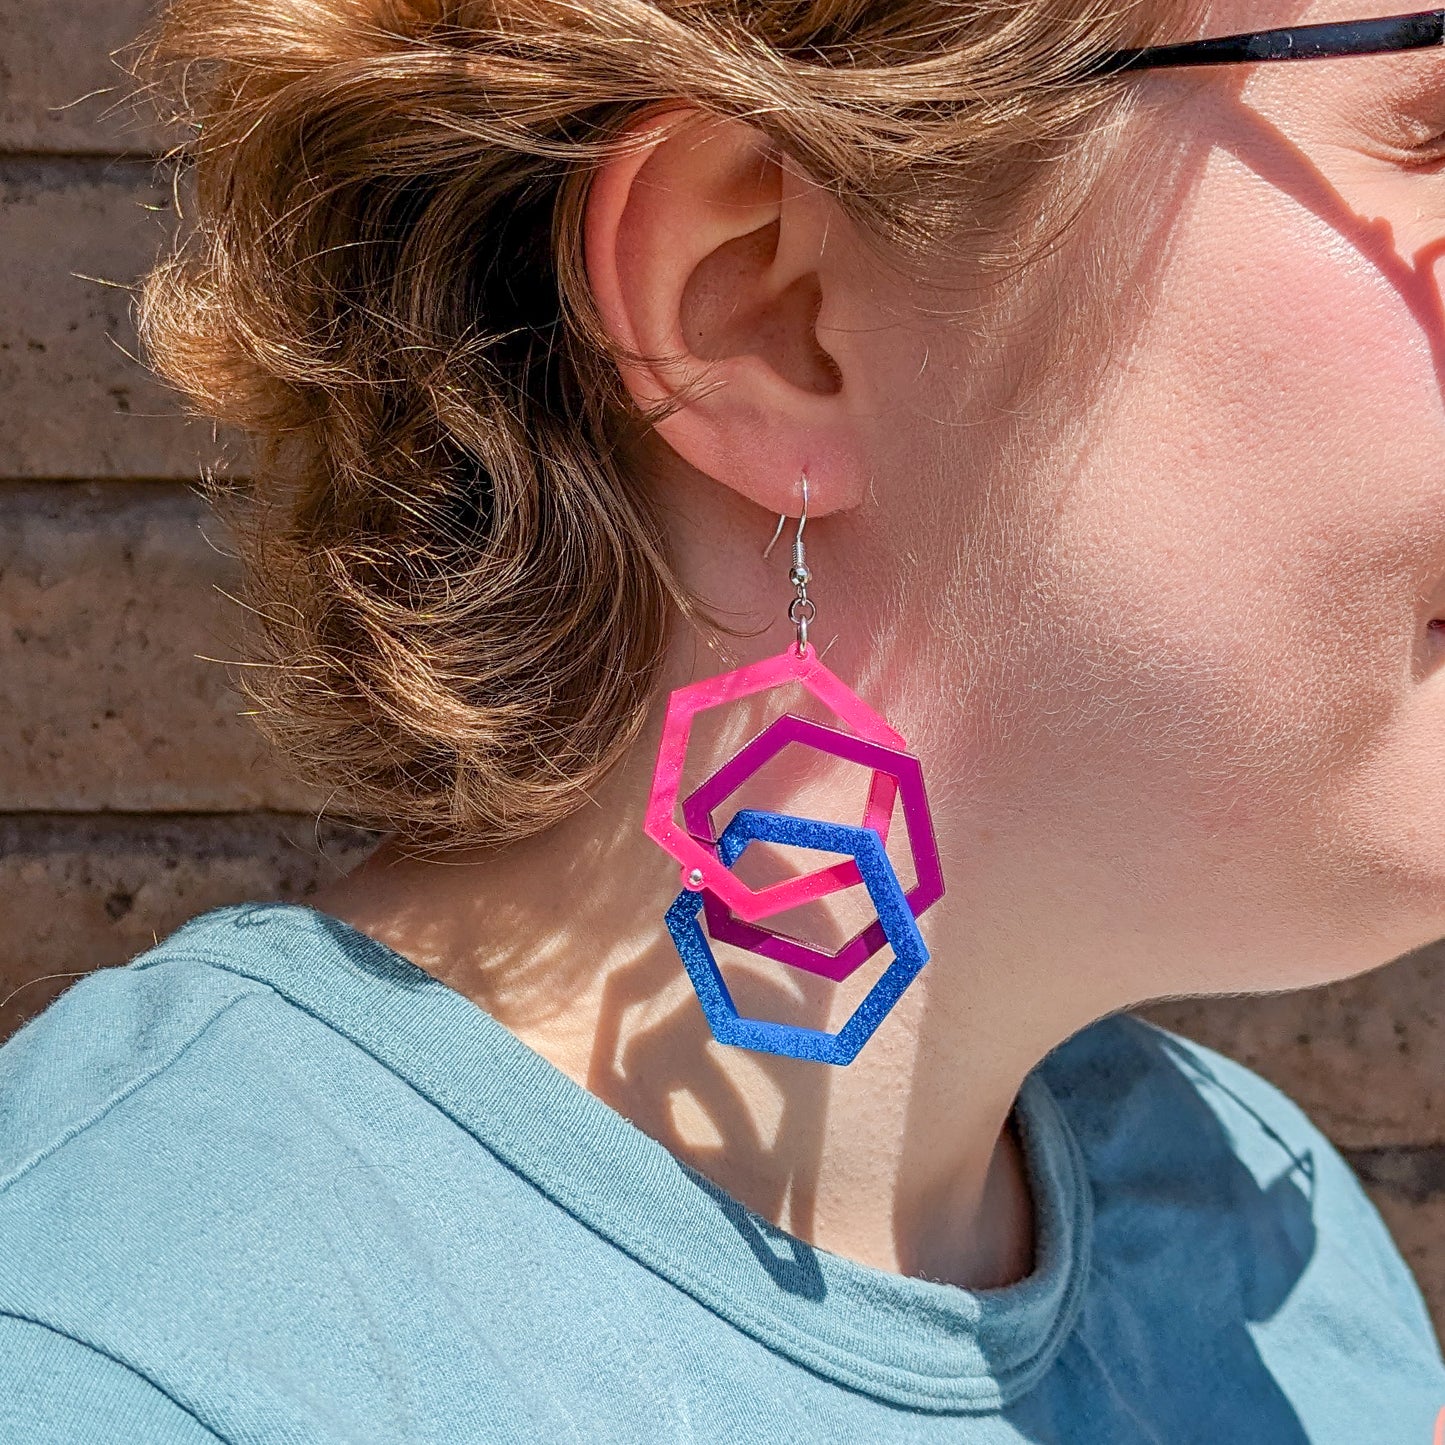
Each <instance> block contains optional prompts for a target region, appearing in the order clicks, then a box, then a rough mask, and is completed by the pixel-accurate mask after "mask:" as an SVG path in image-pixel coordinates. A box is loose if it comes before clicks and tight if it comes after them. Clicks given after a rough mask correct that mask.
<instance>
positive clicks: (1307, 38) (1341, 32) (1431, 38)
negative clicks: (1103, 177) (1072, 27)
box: [1086, 10, 1445, 77]
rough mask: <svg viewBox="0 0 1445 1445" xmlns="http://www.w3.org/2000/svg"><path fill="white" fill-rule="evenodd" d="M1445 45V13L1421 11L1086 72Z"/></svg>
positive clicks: (1118, 61)
mask: <svg viewBox="0 0 1445 1445" xmlns="http://www.w3.org/2000/svg"><path fill="white" fill-rule="evenodd" d="M1432 45H1445V10H1417V11H1415V12H1413V13H1412V14H1409V15H1383V16H1380V17H1379V18H1377V19H1372V20H1335V21H1331V22H1329V23H1328V24H1324V25H1287V26H1285V27H1283V28H1282V29H1276V30H1250V31H1245V32H1243V33H1241V34H1238V35H1220V36H1216V37H1214V38H1213V39H1209V40H1185V41H1182V42H1180V43H1178V44H1174V45H1146V46H1142V47H1137V48H1133V49H1127V50H1113V51H1109V52H1107V53H1106V54H1104V55H1101V56H1100V57H1099V58H1098V59H1097V60H1096V61H1094V62H1091V63H1090V64H1089V66H1088V68H1087V71H1086V74H1087V75H1089V76H1091V77H1092V76H1097V75H1117V74H1119V73H1120V72H1122V71H1133V70H1156V69H1160V68H1162V67H1164V66H1174V65H1238V64H1241V63H1244V62H1248V61H1256V60H1328V59H1331V58H1334V57H1337V56H1346V55H1383V54H1388V53H1390V52H1393V51H1397V50H1424V49H1426V48H1427V47H1429V46H1432Z"/></svg>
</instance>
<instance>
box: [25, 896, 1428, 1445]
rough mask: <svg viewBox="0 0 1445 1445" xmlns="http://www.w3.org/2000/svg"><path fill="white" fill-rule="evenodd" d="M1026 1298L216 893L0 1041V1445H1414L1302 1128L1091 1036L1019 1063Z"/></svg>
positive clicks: (303, 927) (1349, 1234) (1319, 1165)
mask: <svg viewBox="0 0 1445 1445" xmlns="http://www.w3.org/2000/svg"><path fill="white" fill-rule="evenodd" d="M1017 1114H1018V1119H1019V1125H1020V1132H1021V1137H1022V1140H1023V1146H1024V1154H1025V1159H1026V1163H1027V1167H1028V1170H1029V1176H1030V1181H1031V1184H1032V1189H1033V1194H1034V1198H1035V1207H1036V1211H1037V1241H1038V1246H1037V1260H1036V1267H1035V1271H1034V1273H1032V1274H1031V1275H1030V1276H1029V1277H1028V1278H1027V1279H1025V1280H1022V1281H1020V1282H1019V1283H1017V1284H1014V1285H1010V1286H1008V1287H1006V1288H1003V1289H997V1290H986V1291H980V1292H969V1291H965V1290H961V1289H956V1288H952V1287H950V1286H945V1285H940V1284H935V1283H931V1282H928V1281H924V1280H917V1279H906V1278H903V1277H900V1276H897V1275H892V1274H888V1273H885V1272H883V1271H880V1270H873V1269H868V1268H865V1267H863V1266H860V1265H857V1264H854V1263H851V1262H850V1261H848V1260H845V1259H842V1258H840V1257H838V1256H836V1255H831V1254H828V1253H826V1252H824V1251H821V1250H816V1249H812V1248H809V1247H808V1246H807V1245H805V1244H803V1243H801V1242H800V1241H799V1240H797V1239H795V1238H793V1237H791V1236H789V1235H787V1234H784V1233H782V1232H780V1231H779V1230H777V1229H775V1228H772V1227H771V1226H770V1225H768V1224H767V1223H766V1222H765V1221H764V1220H762V1219H761V1218H760V1217H758V1216H756V1215H754V1214H751V1213H750V1212H749V1211H747V1210H746V1209H744V1208H743V1207H742V1206H740V1205H739V1204H738V1203H736V1202H735V1201H734V1200H732V1199H731V1198H729V1197H728V1196H727V1195H725V1194H723V1193H721V1192H720V1191H719V1190H717V1189H716V1188H714V1187H713V1186H711V1185H710V1184H708V1183H707V1181H706V1180H704V1179H703V1178H701V1177H700V1176H699V1175H697V1174H696V1173H694V1172H692V1171H691V1170H689V1169H687V1168H686V1167H684V1166H683V1165H682V1164H680V1163H679V1162H678V1161H677V1160H676V1159H675V1158H674V1157H673V1156H672V1155H671V1154H669V1153H668V1152H667V1151H666V1150H665V1149H664V1148H662V1147H661V1146H660V1145H659V1144H657V1143H655V1142H654V1141H653V1140H651V1139H650V1138H648V1137H647V1136H646V1135H644V1134H643V1133H642V1132H640V1131H639V1130H638V1129H636V1128H634V1127H633V1126H632V1125H631V1124H629V1123H628V1122H627V1121H626V1120H625V1119H623V1118H622V1117H621V1116H620V1115H618V1114H616V1113H615V1112H613V1111H612V1110H611V1109H610V1108H608V1107H607V1106H606V1105H605V1104H603V1103H601V1102H600V1101H599V1100H598V1099H596V1098H594V1097H593V1096H592V1095H591V1094H589V1093H587V1092H586V1091H585V1090H584V1089H582V1088H580V1087H578V1086H577V1085H576V1084H574V1083H573V1082H572V1081H571V1080H569V1079H568V1078H567V1077H565V1076H564V1075H563V1074H561V1073H560V1072H558V1071H557V1070H556V1069H554V1068H553V1067H552V1066H551V1065H550V1064H548V1063H547V1062H546V1061H545V1060H544V1059H542V1058H541V1057H540V1056H539V1055H537V1054H536V1053H534V1052H533V1051H532V1050H530V1049H528V1048H527V1047H526V1046H525V1045H523V1044H522V1043H521V1042H520V1041H519V1040H518V1039H516V1038H515V1037H514V1036H513V1035H512V1034H510V1033H509V1032H508V1031H507V1030H506V1029H504V1028H502V1027H501V1026H500V1025H499V1024H498V1023H497V1022H496V1021H495V1020H493V1019H492V1018H490V1017H489V1016H488V1015H487V1014H486V1013H484V1012H483V1011H482V1010H481V1009H479V1008H477V1007H476V1005H474V1004H473V1003H471V1002H470V1001H469V1000H468V999H466V998H464V997H463V996H462V995H461V994H459V993H457V992H455V991H454V990H452V989H450V988H448V987H447V986H446V985H445V984H443V983H441V982H439V981H438V980H436V979H434V978H432V977H431V976H430V975H428V974H426V973H425V972H423V971H422V970H420V969H418V968H417V967H415V966H414V965H413V964H411V963H408V962H407V961H406V960H404V959H402V958H400V957H398V956H397V955H396V954H394V953H392V952H391V951H389V950H388V949H386V948H383V947H382V946H380V945H379V944H377V943H375V942H373V941H371V940H370V939H367V938H365V937H363V936H362V935H361V934H358V933H356V932H355V931H353V930H352V929H350V928H348V927H347V926H346V925H344V924H342V923H340V922H338V921H336V920H335V919H331V918H328V917H326V916H324V915H323V914H320V913H316V912H314V911H312V910H309V909H305V908H299V907H291V906H280V905H276V906H272V905H265V906H253V907H239V908H229V909H221V910H219V911H217V912H214V913H210V914H207V915H205V916H204V917H202V918H199V919H197V920H195V921H194V922H192V923H190V924H188V925H187V926H186V927H184V928H182V929H181V930H180V931H179V932H178V933H177V934H175V935H174V936H172V937H171V938H170V939H168V940H167V941H166V942H164V943H162V944H161V945H160V946H158V947H157V948H155V949H153V950H152V951H150V952H149V953H146V954H144V955H143V956H142V957H140V958H139V959H136V960H135V961H134V962H132V963H130V964H128V965H126V966H125V967H122V968H108V969H103V970H101V971H99V972H97V973H94V974H91V975H89V976H88V977H86V978H84V979H83V980H81V981H80V982H79V983H77V984H75V985H74V986H73V987H72V988H71V989H69V991H68V992H66V993H65V994H64V995H63V996H62V997H61V998H60V999H58V1000H57V1001H56V1002H55V1003H54V1004H52V1005H51V1006H50V1008H48V1009H47V1010H46V1011H45V1012H44V1013H43V1014H41V1015H40V1016H39V1017H38V1018H36V1019H34V1020H32V1021H31V1022H30V1023H29V1024H27V1025H26V1026H25V1027H24V1028H23V1029H21V1030H20V1032H19V1033H18V1034H17V1035H15V1037H14V1038H13V1039H11V1040H10V1042H9V1043H8V1044H6V1045H5V1047H4V1048H3V1049H0V1442H3V1445H62V1442H63V1445H131V1442H135V1445H198V1442H201V1441H206V1442H215V1441H226V1442H230V1445H481V1442H485V1445H490V1442H516V1441H528V1442H534V1441H543V1442H548V1445H553V1442H577V1445H606V1442H614V1441H616V1442H627V1445H651V1442H667V1445H674V1442H707V1445H724V1442H727V1445H732V1442H739V1445H740V1442H761V1441H768V1442H779V1441H829V1442H866V1445H888V1442H895V1441H917V1442H939V1441H962V1442H969V1445H1018V1442H1023V1441H1031V1442H1053V1441H1059V1442H1069V1445H1134V1442H1145V1441H1148V1442H1158V1445H1191V1442H1200V1445H1205V1442H1208V1445H1253V1442H1260V1445H1266V1442H1267V1445H1296V1442H1304V1441H1310V1442H1331V1445H1372V1442H1380V1445H1386V1442H1388V1445H1432V1442H1433V1440H1434V1428H1435V1422H1436V1418H1437V1415H1438V1414H1439V1412H1440V1410H1441V1407H1442V1406H1445V1367H1442V1363H1441V1358H1440V1352H1439V1348H1438V1345H1437V1343H1436V1340H1435V1337H1434V1334H1433V1332H1432V1330H1431V1326H1430V1323H1429V1320H1428V1318H1427V1315H1426V1312H1425V1308H1424V1305H1423V1302H1422V1300H1421V1297H1420V1293H1419V1291H1418V1289H1417V1288H1416V1286H1415V1283H1414V1281H1413V1280H1412V1279H1411V1277H1410V1274H1409V1272H1408V1270H1407V1269H1406V1267H1405V1265H1404V1264H1403V1262H1402V1261H1401V1259H1400V1257H1399V1254H1398V1252H1397V1251H1396V1249H1395V1247H1394V1245H1393V1244H1392V1242H1391V1240H1390V1238H1389V1235H1388V1234H1387V1233H1386V1231H1385V1229H1384V1227H1383V1225H1382V1224H1381V1221H1380V1219H1379V1216H1378V1215H1377V1214H1376V1212H1375V1210H1374V1209H1373V1207H1372V1206H1371V1205H1370V1204H1369V1202H1368V1201H1367V1200H1366V1198H1365V1196H1364V1194H1363V1193H1362V1191H1361V1189H1360V1187H1359V1185H1358V1184H1357V1183H1356V1181H1355V1179H1354V1177H1353V1175H1352V1174H1351V1172H1350V1170H1349V1169H1348V1167H1347V1166H1346V1165H1345V1164H1344V1163H1343V1161H1342V1160H1341V1159H1340V1158H1339V1156H1338V1155H1337V1154H1336V1153H1335V1151H1334V1150H1333V1149H1332V1148H1331V1147H1330V1145H1329V1144H1328V1143H1327V1142H1326V1140H1325V1139H1324V1137H1323V1136H1322V1135H1321V1134H1320V1133H1319V1132H1318V1131H1317V1130H1316V1129H1315V1128H1314V1127H1313V1126H1312V1125H1311V1124H1310V1123H1309V1121H1308V1120H1307V1119H1306V1118H1305V1117H1304V1116H1303V1115H1302V1114H1301V1112H1300V1111H1299V1110H1298V1109H1297V1108H1296V1107H1295V1106H1294V1105H1292V1104H1291V1103H1290V1102H1289V1101H1288V1100H1287V1099H1285V1098H1284V1097H1283V1096H1282V1095H1280V1094H1279V1093H1278V1092H1277V1091H1276V1090H1274V1089H1273V1088H1271V1087H1270V1086H1269V1085H1267V1084H1265V1083H1264V1082H1263V1081H1262V1080H1261V1079H1259V1078H1258V1077H1256V1076H1255V1075H1253V1074H1251V1073H1250V1072H1248V1071H1247V1070H1246V1069H1243V1068H1241V1067H1240V1066H1239V1065H1237V1064H1234V1063H1231V1062H1229V1061H1228V1060H1226V1059H1224V1058H1222V1057H1220V1056H1219V1055H1217V1054H1214V1053H1211V1052H1210V1051H1209V1050H1207V1049H1204V1048H1201V1047H1199V1046H1197V1045H1195V1044H1191V1043H1187V1042H1185V1041H1184V1040H1182V1039H1180V1038H1178V1037H1176V1036H1174V1035H1172V1034H1170V1033H1167V1032H1164V1031H1162V1030H1160V1029H1156V1028H1154V1027H1152V1026H1150V1025H1147V1024H1144V1023H1141V1022H1138V1021H1136V1020H1133V1019H1130V1018H1127V1017H1123V1016H1119V1017H1113V1018H1109V1019H1105V1020H1103V1021H1101V1022H1100V1023H1097V1024H1095V1025H1093V1026H1092V1027H1090V1028H1088V1029H1085V1030H1083V1031H1082V1032H1081V1033H1079V1034H1077V1035H1075V1036H1074V1038H1072V1039H1071V1040H1069V1041H1068V1042H1067V1043H1066V1044H1064V1045H1062V1046H1060V1047H1059V1048H1058V1049H1056V1050H1055V1051H1054V1052H1053V1053H1052V1054H1050V1055H1049V1057H1048V1058H1047V1059H1046V1060H1044V1061H1043V1062H1042V1063H1041V1064H1040V1065H1039V1066H1038V1068H1037V1069H1035V1070H1034V1071H1033V1073H1032V1074H1030V1075H1029V1077H1028V1079H1027V1080H1026V1082H1025V1084H1024V1087H1023V1089H1022V1091H1021V1093H1020V1095H1019V1099H1018V1106H1017Z"/></svg>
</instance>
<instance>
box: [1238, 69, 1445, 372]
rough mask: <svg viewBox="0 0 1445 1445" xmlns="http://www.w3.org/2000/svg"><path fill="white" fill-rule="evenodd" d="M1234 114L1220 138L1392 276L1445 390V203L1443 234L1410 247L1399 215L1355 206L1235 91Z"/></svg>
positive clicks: (1268, 181)
mask: <svg viewBox="0 0 1445 1445" xmlns="http://www.w3.org/2000/svg"><path fill="white" fill-rule="evenodd" d="M1228 119H1229V124H1228V126H1227V127H1224V128H1223V129H1224V130H1225V134H1223V135H1221V136H1220V137H1218V138H1216V141H1215V143H1216V144H1218V145H1219V146H1220V147H1221V148H1222V149H1224V150H1225V151H1227V152H1228V153H1229V154H1230V155H1232V156H1233V157H1234V158H1235V159H1236V160H1238V161H1239V162H1240V163H1241V164H1242V165H1245V166H1247V167H1248V168H1249V169H1250V170H1251V171H1253V172H1254V173H1255V175H1257V176H1258V177H1259V178H1260V179H1261V180H1262V181H1264V182H1265V183H1266V184H1268V185H1271V186H1273V187H1275V188H1276V189H1277V190H1279V191H1281V192H1283V193H1284V194H1285V195H1287V196H1289V197H1290V198H1291V199H1292V200H1293V201H1294V202H1295V203H1296V204H1297V205H1299V206H1301V207H1303V208H1304V209H1305V210H1307V211H1308V212H1310V214H1312V215H1313V216H1315V217H1317V218H1318V219H1319V220H1320V221H1322V222H1324V224H1325V225H1327V226H1328V227H1329V228H1330V229H1331V230H1332V231H1334V232H1335V233H1336V234H1337V235H1339V236H1340V237H1341V238H1342V239H1344V240H1345V241H1347V242H1348V243H1349V244H1350V245H1351V246H1352V247H1353V248H1354V249H1355V250H1356V251H1357V252H1358V253H1359V255H1360V256H1362V257H1363V258H1364V259H1365V260H1367V261H1368V262H1369V263H1370V264H1371V265H1372V266H1374V267H1375V269H1376V270H1377V271H1378V272H1379V273H1380V275H1381V276H1382V277H1384V279H1385V280H1386V281H1388V282H1389V283H1390V285H1391V287H1393V289H1394V290H1395V292H1396V293H1397V294H1398V295H1399V297H1400V299H1401V300H1402V301H1403V302H1404V303H1405V306H1406V307H1407V308H1408V310H1409V313H1410V315H1411V317H1412V318H1413V319H1414V321H1415V323H1416V324H1417V325H1418V326H1419V328H1420V331H1421V334H1422V335H1423V337H1424V339H1425V341H1426V343H1427V345H1428V346H1429V349H1430V357H1431V362H1432V364H1433V366H1434V369H1435V382H1436V386H1437V388H1438V389H1439V391H1440V393H1441V395H1442V397H1445V306H1442V301H1441V294H1440V283H1439V282H1438V281H1437V280H1436V278H1435V274H1434V273H1435V266H1436V263H1437V262H1438V261H1439V260H1440V258H1441V257H1442V255H1445V207H1442V208H1441V215H1440V230H1441V233H1442V234H1441V235H1439V236H1437V237H1435V238H1433V239H1431V240H1430V241H1428V242H1426V243H1425V244H1424V245H1421V246H1419V247H1417V248H1416V249H1415V250H1413V251H1410V252H1408V253H1407V252H1405V251H1404V250H1402V248H1401V243H1400V241H1399V239H1398V238H1397V236H1396V225H1395V222H1394V221H1392V220H1391V219H1390V218H1389V217H1387V216H1367V215H1364V214H1362V213H1361V212H1360V211H1358V210H1356V209H1355V208H1354V207H1353V206H1352V205H1351V204H1350V202H1349V201H1347V200H1346V199H1345V197H1344V196H1343V195H1342V194H1341V193H1340V191H1339V190H1338V189H1337V188H1336V187H1335V185H1334V184H1333V183H1332V182H1331V181H1330V179H1329V177H1328V176H1326V175H1325V174H1324V172H1323V171H1321V169H1320V168H1319V166H1318V165H1316V164H1315V163H1314V161H1312V160H1311V159H1310V157H1309V156H1308V155H1307V154H1306V153H1305V152H1304V151H1303V150H1302V149H1301V148H1300V147H1299V146H1298V145H1297V144H1296V143H1295V142H1294V141H1293V140H1291V139H1290V138H1289V137H1288V136H1287V135H1285V133H1284V132H1283V131H1281V130H1280V129H1279V128H1278V126H1276V125H1275V124H1274V123H1273V122H1271V121H1270V120H1269V119H1267V118H1266V117H1265V116H1264V115H1262V114H1260V112H1259V111H1258V110H1256V109H1254V108H1253V107H1252V106H1250V105H1249V104H1247V103H1246V102H1245V101H1244V100H1243V99H1242V98H1240V97H1238V96H1237V95H1235V96H1234V97H1233V100H1232V103H1231V104H1230V108H1229V110H1228Z"/></svg>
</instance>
